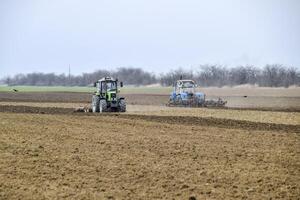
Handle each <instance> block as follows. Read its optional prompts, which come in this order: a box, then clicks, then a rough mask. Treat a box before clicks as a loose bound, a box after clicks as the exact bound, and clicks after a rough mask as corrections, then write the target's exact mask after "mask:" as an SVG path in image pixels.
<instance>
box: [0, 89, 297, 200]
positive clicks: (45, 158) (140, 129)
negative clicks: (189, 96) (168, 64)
mask: <svg viewBox="0 0 300 200" xmlns="http://www.w3.org/2000/svg"><path fill="white" fill-rule="evenodd" d="M130 98H132V99H130ZM231 98H232V99H234V98H240V99H242V100H243V99H245V98H244V97H237V96H232V97H231ZM276 98H277V97H274V96H270V97H269V99H268V98H267V97H264V98H262V97H260V98H256V101H257V102H260V101H261V102H260V104H259V105H265V104H268V105H270V104H271V107H263V109H266V108H272V109H278V107H276V104H278V102H275V103H274V102H273V100H275V99H276ZM278 98H281V100H282V101H283V102H284V103H287V102H289V103H288V105H289V106H288V107H286V106H285V107H280V106H279V108H280V109H283V110H286V109H287V110H289V111H295V110H296V109H295V108H297V106H298V105H299V102H296V100H297V98H299V97H287V96H286V97H278ZM293 98H296V100H293ZM89 99H90V95H89V94H85V93H80V94H78V93H0V199H186V200H192V199H197V200H199V199H299V196H300V179H299V177H300V156H299V155H300V151H299V147H300V113H299V112H278V111H276V112H271V111H257V110H226V109H208V108H197V109H196V108H194V109H192V108H169V107H165V106H160V105H162V104H161V102H164V101H163V100H166V101H167V99H168V96H166V95H143V94H135V95H128V97H127V102H128V103H129V104H130V105H128V112H127V113H122V114H120V113H108V114H93V113H76V112H74V108H75V107H76V106H77V105H86V104H89V101H90V100H89ZM246 99H248V100H247V101H250V102H248V103H247V102H246V101H244V100H243V102H241V103H240V104H239V105H244V107H247V106H245V105H251V103H255V98H254V97H253V99H252V100H251V98H250V100H249V98H248V97H247V98H246ZM257 99H258V100H257ZM291 99H292V100H291ZM264 100H265V101H266V102H265V101H264ZM281 100H280V101H281ZM298 100H299V99H298ZM70 102H71V103H70ZM245 102H246V103H245ZM137 104H138V105H137ZM235 105H237V103H235ZM259 105H258V106H257V105H256V107H254V108H255V109H262V107H259ZM250 108H251V107H250ZM248 109H249V108H248Z"/></svg>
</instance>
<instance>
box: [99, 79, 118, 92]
mask: <svg viewBox="0 0 300 200" xmlns="http://www.w3.org/2000/svg"><path fill="white" fill-rule="evenodd" d="M116 89H117V82H116V81H109V82H102V90H104V91H111V90H116Z"/></svg>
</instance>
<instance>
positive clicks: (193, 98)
mask: <svg viewBox="0 0 300 200" xmlns="http://www.w3.org/2000/svg"><path fill="white" fill-rule="evenodd" d="M196 88H197V84H196V83H195V82H194V81H193V80H178V81H176V83H175V84H174V90H173V92H172V93H171V96H170V100H169V104H168V105H169V106H186V107H207V106H211V107H223V106H225V104H226V103H227V102H226V101H224V100H222V99H221V98H218V100H206V98H205V94H204V93H202V92H196Z"/></svg>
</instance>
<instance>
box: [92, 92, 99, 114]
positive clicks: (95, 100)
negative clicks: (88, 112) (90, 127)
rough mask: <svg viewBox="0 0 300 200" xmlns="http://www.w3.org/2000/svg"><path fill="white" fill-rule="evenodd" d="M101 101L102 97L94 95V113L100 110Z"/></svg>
mask: <svg viewBox="0 0 300 200" xmlns="http://www.w3.org/2000/svg"><path fill="white" fill-rule="evenodd" d="M99 103H100V97H99V96H97V95H93V98H92V111H93V113H96V112H99Z"/></svg>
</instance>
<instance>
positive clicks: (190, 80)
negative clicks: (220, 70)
mask: <svg viewBox="0 0 300 200" xmlns="http://www.w3.org/2000/svg"><path fill="white" fill-rule="evenodd" d="M177 82H182V83H184V82H192V83H194V84H195V81H193V80H178V81H177Z"/></svg>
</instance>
